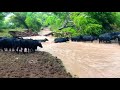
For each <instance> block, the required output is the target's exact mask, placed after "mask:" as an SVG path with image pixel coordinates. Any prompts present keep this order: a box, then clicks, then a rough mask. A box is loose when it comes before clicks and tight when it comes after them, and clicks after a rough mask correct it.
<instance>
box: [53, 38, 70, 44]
mask: <svg viewBox="0 0 120 90" xmlns="http://www.w3.org/2000/svg"><path fill="white" fill-rule="evenodd" d="M66 41H69V38H68V37H66V38H56V39H54V42H55V43H61V42H66Z"/></svg>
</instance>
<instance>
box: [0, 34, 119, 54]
mask: <svg viewBox="0 0 120 90" xmlns="http://www.w3.org/2000/svg"><path fill="white" fill-rule="evenodd" d="M69 40H71V41H76V42H79V41H91V42H93V41H94V40H99V43H101V42H105V43H111V40H117V41H118V43H119V44H120V32H111V33H104V34H101V35H99V36H98V37H96V36H92V35H84V36H76V37H71V38H68V37H66V38H55V39H54V43H61V42H67V41H69ZM46 41H48V39H46V38H45V39H42V40H33V39H23V38H15V37H11V38H8V37H0V50H3V51H6V50H7V51H9V50H11V51H15V52H16V53H19V52H20V51H22V52H23V53H25V49H26V52H27V53H28V52H35V50H36V49H37V47H38V46H39V47H41V48H43V46H42V44H41V42H46Z"/></svg>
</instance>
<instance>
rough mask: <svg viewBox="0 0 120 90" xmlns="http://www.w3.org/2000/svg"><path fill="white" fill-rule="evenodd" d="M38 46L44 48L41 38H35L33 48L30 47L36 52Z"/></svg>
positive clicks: (32, 43)
mask: <svg viewBox="0 0 120 90" xmlns="http://www.w3.org/2000/svg"><path fill="white" fill-rule="evenodd" d="M37 46H39V47H41V48H43V46H42V44H41V41H39V40H33V41H32V42H31V48H30V50H31V52H35V50H36V49H37Z"/></svg>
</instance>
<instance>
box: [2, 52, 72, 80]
mask: <svg viewBox="0 0 120 90" xmlns="http://www.w3.org/2000/svg"><path fill="white" fill-rule="evenodd" d="M71 77H72V76H71V74H70V73H68V72H66V69H65V67H64V66H63V63H62V62H61V60H60V59H58V58H56V57H53V56H52V55H51V54H49V53H47V52H35V53H28V54H27V53H26V54H23V53H20V54H16V53H15V52H2V51H1V52H0V78H71Z"/></svg>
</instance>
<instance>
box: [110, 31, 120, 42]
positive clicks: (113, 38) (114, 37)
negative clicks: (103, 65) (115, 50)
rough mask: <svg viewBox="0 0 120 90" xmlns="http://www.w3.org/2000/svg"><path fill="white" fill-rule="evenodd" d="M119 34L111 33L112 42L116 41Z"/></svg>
mask: <svg viewBox="0 0 120 90" xmlns="http://www.w3.org/2000/svg"><path fill="white" fill-rule="evenodd" d="M119 34H120V32H111V33H110V35H111V37H112V40H115V39H117V38H118V35H119Z"/></svg>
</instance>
